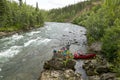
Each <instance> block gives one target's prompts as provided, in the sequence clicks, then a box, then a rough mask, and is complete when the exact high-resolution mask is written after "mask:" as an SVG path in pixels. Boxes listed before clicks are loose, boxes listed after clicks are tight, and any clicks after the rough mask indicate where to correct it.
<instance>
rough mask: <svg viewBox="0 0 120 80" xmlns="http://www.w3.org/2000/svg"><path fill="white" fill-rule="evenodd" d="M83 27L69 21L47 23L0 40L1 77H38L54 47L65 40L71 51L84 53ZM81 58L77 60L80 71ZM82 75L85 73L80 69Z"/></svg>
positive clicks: (34, 79) (30, 79) (1, 79)
mask: <svg viewBox="0 0 120 80" xmlns="http://www.w3.org/2000/svg"><path fill="white" fill-rule="evenodd" d="M85 34H86V29H85V28H84V27H81V26H78V25H74V24H71V23H56V22H46V23H45V25H44V27H42V28H38V29H34V30H32V31H30V32H26V33H21V34H14V35H12V36H9V37H4V38H1V39H0V80H37V79H38V77H39V76H40V73H41V71H42V70H43V65H44V62H45V61H47V60H49V59H51V57H52V55H53V53H52V51H53V49H59V48H61V47H63V46H65V45H66V44H67V43H68V42H69V43H70V44H71V46H70V51H71V52H73V53H74V52H75V51H76V50H81V51H82V52H83V53H85V52H86V36H85ZM82 64H83V62H82V61H77V64H76V66H75V68H76V72H80V71H79V70H83V69H81V65H82ZM82 74H84V75H83V78H85V72H84V71H82Z"/></svg>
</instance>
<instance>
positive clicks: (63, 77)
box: [39, 54, 82, 80]
mask: <svg viewBox="0 0 120 80" xmlns="http://www.w3.org/2000/svg"><path fill="white" fill-rule="evenodd" d="M75 64H76V62H75V61H74V60H72V59H71V60H69V61H68V62H67V63H66V61H65V58H64V57H63V56H61V55H60V54H57V55H54V56H53V58H52V59H51V60H49V61H46V62H45V64H44V71H43V72H42V73H41V76H40V78H39V80H82V79H81V75H80V74H77V73H75V69H74V66H75Z"/></svg>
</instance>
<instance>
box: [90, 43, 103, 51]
mask: <svg viewBox="0 0 120 80" xmlns="http://www.w3.org/2000/svg"><path fill="white" fill-rule="evenodd" d="M101 46H102V43H100V42H95V43H93V44H92V45H91V46H90V47H89V51H95V52H100V51H101Z"/></svg>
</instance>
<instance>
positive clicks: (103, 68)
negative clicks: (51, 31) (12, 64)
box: [39, 43, 116, 80]
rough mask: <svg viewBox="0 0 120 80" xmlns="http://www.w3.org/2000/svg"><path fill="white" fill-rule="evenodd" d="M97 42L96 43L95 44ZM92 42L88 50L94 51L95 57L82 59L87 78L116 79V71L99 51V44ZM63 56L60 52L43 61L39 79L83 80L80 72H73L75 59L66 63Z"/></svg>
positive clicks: (95, 79) (89, 79)
mask: <svg viewBox="0 0 120 80" xmlns="http://www.w3.org/2000/svg"><path fill="white" fill-rule="evenodd" d="M97 44H98V45H97ZM97 44H96V43H94V44H93V45H92V46H90V47H89V51H92V52H93V51H94V52H96V54H97V56H96V58H95V59H89V60H84V65H83V68H84V70H85V71H86V74H87V76H88V80H116V73H113V72H112V70H111V66H110V65H109V63H108V62H107V61H106V59H105V58H104V57H103V56H102V55H101V53H100V50H101V49H100V46H101V45H100V44H99V43H97ZM64 62H65V58H64V57H62V56H61V55H60V54H57V55H54V56H53V58H52V59H51V60H49V61H47V62H45V63H44V71H43V72H42V73H41V75H40V78H39V80H83V79H82V77H81V74H77V73H75V68H74V67H75V64H76V61H75V60H73V59H71V60H69V61H68V63H67V64H65V63H64Z"/></svg>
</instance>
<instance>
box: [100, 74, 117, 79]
mask: <svg viewBox="0 0 120 80" xmlns="http://www.w3.org/2000/svg"><path fill="white" fill-rule="evenodd" d="M115 76H116V75H115V73H104V74H102V75H101V76H100V80H116V79H115Z"/></svg>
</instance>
